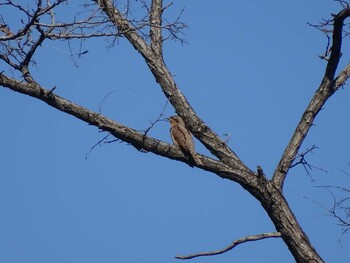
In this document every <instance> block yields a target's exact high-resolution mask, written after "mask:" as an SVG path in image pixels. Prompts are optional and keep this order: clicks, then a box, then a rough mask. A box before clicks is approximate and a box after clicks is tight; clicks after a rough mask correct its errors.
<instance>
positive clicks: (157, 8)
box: [149, 0, 163, 58]
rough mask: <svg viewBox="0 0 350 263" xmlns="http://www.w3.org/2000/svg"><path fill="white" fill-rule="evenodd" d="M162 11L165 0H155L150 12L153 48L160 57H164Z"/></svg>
mask: <svg viewBox="0 0 350 263" xmlns="http://www.w3.org/2000/svg"><path fill="white" fill-rule="evenodd" d="M162 12H163V0H153V1H152V4H151V11H150V14H149V22H150V37H151V49H152V50H153V52H154V53H156V54H157V55H158V56H159V58H161V57H163V37H162Z"/></svg>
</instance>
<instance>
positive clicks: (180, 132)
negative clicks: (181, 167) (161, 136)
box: [169, 116, 202, 165]
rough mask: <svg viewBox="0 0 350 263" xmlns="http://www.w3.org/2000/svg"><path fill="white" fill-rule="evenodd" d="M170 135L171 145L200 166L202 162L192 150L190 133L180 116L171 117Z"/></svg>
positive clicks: (192, 143) (192, 144)
mask: <svg viewBox="0 0 350 263" xmlns="http://www.w3.org/2000/svg"><path fill="white" fill-rule="evenodd" d="M169 122H170V135H171V139H172V140H173V143H174V144H175V145H176V146H178V147H179V148H180V150H181V151H182V153H183V154H184V155H185V157H186V158H187V159H189V160H191V161H192V162H194V163H196V164H199V165H201V164H202V162H201V160H200V159H199V158H198V156H197V154H196V151H195V149H194V142H193V139H192V135H191V133H190V131H189V130H188V129H187V128H186V125H185V123H184V121H183V120H182V119H181V117H180V116H171V117H170V118H169Z"/></svg>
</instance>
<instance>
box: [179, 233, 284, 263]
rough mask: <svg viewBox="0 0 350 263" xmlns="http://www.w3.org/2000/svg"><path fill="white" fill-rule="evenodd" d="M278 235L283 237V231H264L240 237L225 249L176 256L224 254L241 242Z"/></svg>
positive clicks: (188, 257) (185, 257) (181, 257)
mask: <svg viewBox="0 0 350 263" xmlns="http://www.w3.org/2000/svg"><path fill="white" fill-rule="evenodd" d="M276 237H281V233H279V232H271V233H263V234H259V235H252V236H247V237H243V238H240V239H237V240H235V241H233V242H232V243H231V244H230V245H229V246H227V247H226V248H224V249H220V250H215V251H210V252H201V253H195V254H191V255H187V256H180V255H179V256H176V257H175V258H177V259H191V258H196V257H203V256H215V255H220V254H223V253H226V252H228V251H230V250H231V249H233V248H234V247H236V246H238V245H240V244H243V243H246V242H249V241H257V240H261V239H265V238H276Z"/></svg>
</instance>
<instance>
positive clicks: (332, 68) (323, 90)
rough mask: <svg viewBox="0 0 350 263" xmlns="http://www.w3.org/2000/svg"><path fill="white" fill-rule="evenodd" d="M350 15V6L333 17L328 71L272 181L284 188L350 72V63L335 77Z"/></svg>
mask: <svg viewBox="0 0 350 263" xmlns="http://www.w3.org/2000/svg"><path fill="white" fill-rule="evenodd" d="M349 16H350V8H346V9H343V10H342V11H341V12H339V13H338V14H337V15H335V16H334V19H333V36H332V48H331V55H330V58H329V60H328V63H327V67H326V71H325V74H324V77H323V79H322V82H321V84H320V87H319V88H318V89H317V91H316V92H315V94H314V96H313V98H312V99H311V101H310V103H309V105H308V106H307V108H306V110H305V112H304V114H303V116H302V117H301V120H300V122H299V124H298V126H297V128H296V129H295V131H294V134H293V136H292V138H291V140H290V141H289V144H288V146H287V147H286V149H285V151H284V153H283V155H282V158H281V160H280V161H279V163H278V165H277V168H276V170H275V172H274V175H273V178H272V181H273V182H274V184H275V185H276V186H277V187H278V188H280V189H282V188H283V184H284V181H285V178H286V176H287V173H288V171H289V169H290V168H291V165H292V163H293V161H294V160H295V158H296V155H297V153H298V150H299V148H300V146H301V144H302V143H303V141H304V139H305V137H306V135H307V133H308V132H309V130H310V128H311V126H312V125H313V122H314V119H315V118H316V116H317V114H318V113H319V111H320V110H321V109H322V107H323V105H324V104H325V103H326V101H327V100H328V99H329V98H330V97H331V96H332V95H333V94H334V92H335V91H337V90H338V88H339V87H340V86H341V85H343V84H344V83H345V81H346V80H347V79H348V77H349V74H350V66H349V65H348V66H347V67H346V68H345V69H344V70H343V71H342V72H341V73H340V75H339V76H338V77H337V78H336V79H334V76H335V72H336V70H337V67H338V64H339V60H340V57H341V45H342V32H343V24H344V20H345V19H346V18H348V17H349Z"/></svg>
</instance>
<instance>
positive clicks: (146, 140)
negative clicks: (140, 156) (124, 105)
mask: <svg viewBox="0 0 350 263" xmlns="http://www.w3.org/2000/svg"><path fill="white" fill-rule="evenodd" d="M0 86H3V87H7V88H9V89H11V90H13V91H16V92H19V93H22V94H26V95H29V96H31V97H34V98H37V99H39V100H41V101H43V102H45V103H47V104H49V105H50V106H52V107H54V108H56V109H58V110H60V111H63V112H65V113H67V114H69V115H72V116H74V117H76V118H78V119H80V120H82V121H84V122H86V123H88V124H90V125H93V126H96V127H98V128H100V129H101V130H103V131H106V132H109V133H110V134H112V135H113V136H114V137H115V138H117V139H119V140H121V141H124V142H126V143H129V144H131V145H132V146H134V147H135V148H136V149H138V150H140V151H141V150H142V151H144V152H152V153H154V154H157V155H160V156H164V157H167V158H170V159H174V160H178V161H181V162H184V163H188V164H189V163H190V162H189V160H188V159H187V158H186V157H185V156H184V155H183V153H182V152H181V151H180V149H179V148H178V147H177V146H175V145H172V144H168V143H166V142H164V141H161V140H157V139H155V138H152V137H149V136H146V135H145V134H144V133H142V132H138V131H136V130H134V129H132V128H130V127H128V126H125V125H122V124H120V123H118V122H115V121H113V120H111V119H108V118H106V117H105V116H103V115H101V114H98V113H96V112H93V111H90V110H88V109H86V108H84V107H82V106H80V105H77V104H75V103H73V102H71V101H69V100H67V99H64V98H62V97H60V96H58V95H56V94H54V93H53V91H54V89H51V90H48V89H45V88H43V87H41V86H40V85H39V84H37V83H36V82H35V81H32V82H30V83H27V82H23V81H18V80H16V79H13V78H10V77H7V76H5V75H4V74H3V73H0ZM199 158H201V160H203V161H204V164H203V165H201V166H198V165H196V166H197V167H200V168H201V169H203V170H206V171H209V172H214V173H216V174H217V175H218V176H220V177H221V178H226V179H230V180H233V181H237V182H238V183H240V184H242V185H248V183H249V182H248V180H251V176H250V174H248V173H246V172H245V171H242V170H240V169H234V168H230V167H228V166H226V165H225V164H223V163H221V162H219V161H217V160H214V159H211V158H209V157H206V156H203V155H199Z"/></svg>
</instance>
